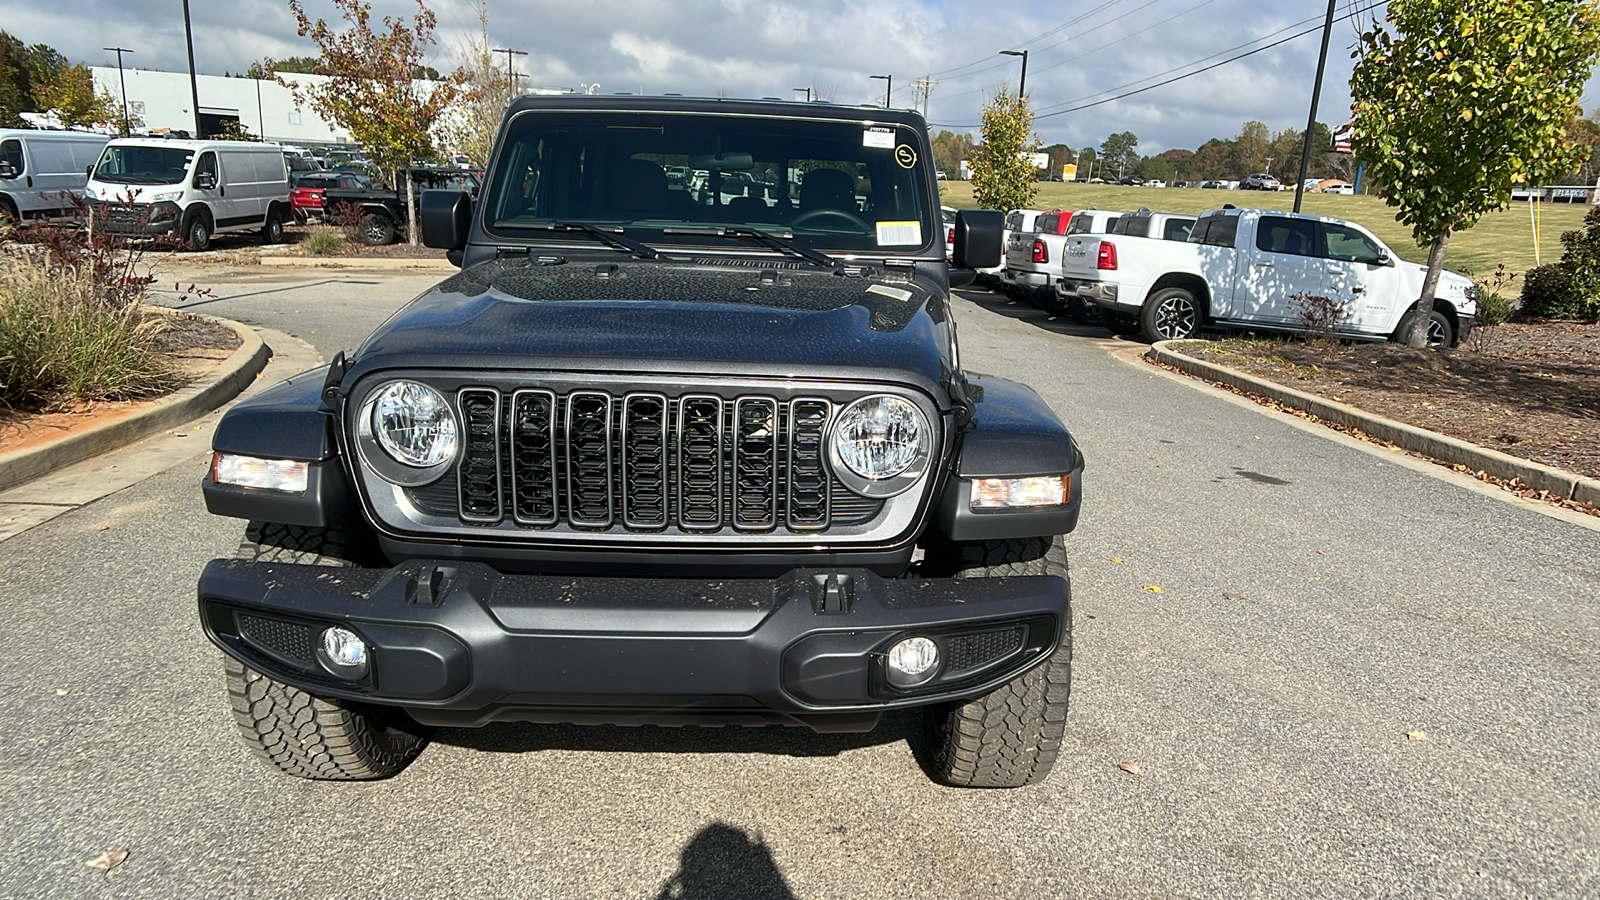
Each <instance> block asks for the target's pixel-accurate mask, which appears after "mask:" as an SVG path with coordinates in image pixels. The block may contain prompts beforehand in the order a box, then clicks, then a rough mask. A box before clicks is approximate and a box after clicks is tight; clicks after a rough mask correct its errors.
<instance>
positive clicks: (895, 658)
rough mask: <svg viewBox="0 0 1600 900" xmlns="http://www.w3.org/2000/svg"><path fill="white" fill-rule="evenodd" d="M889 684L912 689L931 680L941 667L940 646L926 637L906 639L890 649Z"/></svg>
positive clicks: (887, 660)
mask: <svg viewBox="0 0 1600 900" xmlns="http://www.w3.org/2000/svg"><path fill="white" fill-rule="evenodd" d="M885 661H886V662H887V663H888V664H889V683H890V684H894V685H897V686H899V687H912V686H914V685H918V684H922V683H923V682H925V681H927V680H929V679H931V678H932V677H933V676H934V673H935V672H937V671H938V667H939V645H938V644H935V643H934V642H933V641H930V640H928V639H927V638H925V637H913V638H906V639H905V640H903V641H900V642H899V643H897V644H895V645H894V646H893V647H890V648H889V655H888V657H887V659H886V660H885Z"/></svg>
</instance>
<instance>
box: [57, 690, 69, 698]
mask: <svg viewBox="0 0 1600 900" xmlns="http://www.w3.org/2000/svg"><path fill="white" fill-rule="evenodd" d="M70 693H72V688H56V696H57V697H65V696H66V695H68V694H70Z"/></svg>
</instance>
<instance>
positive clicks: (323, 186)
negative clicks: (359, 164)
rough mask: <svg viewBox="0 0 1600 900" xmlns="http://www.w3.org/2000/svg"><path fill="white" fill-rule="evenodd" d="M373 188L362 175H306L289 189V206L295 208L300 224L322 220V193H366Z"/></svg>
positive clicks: (296, 217) (330, 173) (295, 216)
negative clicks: (330, 191) (332, 191)
mask: <svg viewBox="0 0 1600 900" xmlns="http://www.w3.org/2000/svg"><path fill="white" fill-rule="evenodd" d="M371 187H372V182H371V180H369V179H367V178H363V177H362V176H360V175H348V174H345V173H342V172H326V173H322V174H316V175H306V176H304V177H302V178H301V179H300V183H299V184H297V185H295V186H294V187H293V188H290V189H289V204H290V206H292V207H293V208H294V220H295V221H296V222H298V223H300V224H304V223H306V222H311V221H320V220H321V219H322V192H323V191H325V190H328V189H329V188H334V189H337V190H341V191H365V190H369V189H371Z"/></svg>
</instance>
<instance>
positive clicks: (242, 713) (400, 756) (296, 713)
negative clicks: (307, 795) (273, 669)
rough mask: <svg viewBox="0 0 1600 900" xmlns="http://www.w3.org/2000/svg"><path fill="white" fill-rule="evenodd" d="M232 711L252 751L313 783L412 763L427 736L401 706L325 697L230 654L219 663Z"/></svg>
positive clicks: (358, 777) (364, 776) (382, 773)
mask: <svg viewBox="0 0 1600 900" xmlns="http://www.w3.org/2000/svg"><path fill="white" fill-rule="evenodd" d="M223 672H224V675H225V676H226V679H227V683H228V699H229V700H230V701H231V702H232V704H233V717H234V720H235V721H236V722H238V725H239V730H240V731H241V732H242V733H243V735H244V740H245V743H246V744H248V745H249V746H250V749H251V751H252V752H254V753H255V755H257V756H259V757H261V758H262V759H264V760H266V761H267V762H268V763H271V764H272V765H273V766H274V767H276V768H277V769H278V770H279V771H281V772H283V773H285V774H287V775H294V776H296V777H298V778H310V779H315V780H319V781H366V780H370V779H374V778H388V777H389V776H391V775H393V774H395V773H396V772H399V771H400V770H401V769H404V768H405V767H406V766H407V765H410V763H411V761H412V760H413V759H416V758H417V754H419V753H421V752H422V748H423V747H425V746H426V745H427V738H426V737H424V736H423V735H422V734H421V733H420V729H418V728H417V727H416V726H415V724H414V723H411V722H410V721H409V720H408V719H406V717H405V714H404V713H402V712H399V711H397V710H396V711H393V712H390V711H388V710H382V709H379V708H376V707H365V706H362V705H361V704H356V703H347V702H345V701H343V700H328V699H324V698H322V697H317V696H315V695H313V694H308V693H306V692H305V691H302V690H300V689H299V688H297V687H291V686H290V685H287V684H284V683H282V682H280V681H275V680H273V679H272V678H269V677H267V676H266V675H263V674H261V673H260V672H257V671H256V670H254V669H252V668H250V667H249V666H246V665H245V664H244V663H241V662H239V661H238V660H235V659H229V660H227V661H226V663H225V664H224V666H223Z"/></svg>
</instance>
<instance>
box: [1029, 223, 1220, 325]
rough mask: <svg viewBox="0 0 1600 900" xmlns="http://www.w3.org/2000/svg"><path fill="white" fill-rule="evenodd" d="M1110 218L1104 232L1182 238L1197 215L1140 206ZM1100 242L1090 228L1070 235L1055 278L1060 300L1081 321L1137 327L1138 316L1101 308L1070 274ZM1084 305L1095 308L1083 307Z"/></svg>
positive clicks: (1191, 226) (1058, 299) (1162, 238)
mask: <svg viewBox="0 0 1600 900" xmlns="http://www.w3.org/2000/svg"><path fill="white" fill-rule="evenodd" d="M1086 221H1087V220H1086ZM1109 222H1110V224H1109V225H1108V226H1107V227H1106V228H1105V230H1104V231H1103V232H1102V233H1104V234H1112V235H1122V236H1126V237H1140V238H1152V239H1155V240H1161V241H1179V242H1183V241H1187V240H1188V239H1189V231H1190V229H1192V228H1193V227H1194V223H1195V217H1194V216H1192V215H1188V214H1185V213H1171V212H1156V211H1152V210H1150V209H1145V208H1140V209H1137V210H1135V211H1133V212H1131V213H1123V214H1122V215H1119V216H1117V217H1116V218H1115V219H1112V220H1109ZM1091 224H1092V223H1091ZM1098 245H1099V241H1098V239H1097V238H1096V237H1095V236H1094V234H1092V233H1090V232H1087V231H1085V232H1080V233H1078V234H1075V235H1071V236H1069V238H1068V240H1067V243H1066V246H1065V247H1063V248H1062V250H1061V277H1060V278H1057V279H1056V297H1057V303H1058V305H1059V306H1061V308H1063V309H1065V310H1067V311H1068V312H1069V314H1072V315H1073V317H1074V318H1075V319H1077V320H1078V321H1081V322H1092V321H1095V320H1096V319H1097V318H1098V319H1100V320H1104V321H1105V322H1106V323H1107V324H1108V325H1110V326H1111V328H1112V330H1114V331H1119V332H1122V331H1135V330H1137V329H1138V320H1137V319H1136V318H1132V317H1129V316H1125V315H1122V314H1120V313H1115V312H1111V313H1106V312H1105V311H1103V310H1100V309H1099V308H1098V307H1096V306H1094V305H1093V304H1091V303H1090V302H1089V301H1088V300H1086V299H1085V298H1084V297H1083V296H1081V295H1080V294H1079V293H1078V286H1079V283H1078V280H1077V279H1075V278H1073V277H1070V276H1068V274H1067V272H1068V271H1069V270H1072V269H1074V268H1077V267H1078V264H1080V263H1082V262H1084V260H1083V257H1085V256H1087V255H1088V253H1089V252H1090V251H1091V250H1097V248H1098ZM1083 309H1088V310H1092V311H1093V312H1092V313H1091V312H1083V311H1080V310H1083Z"/></svg>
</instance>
